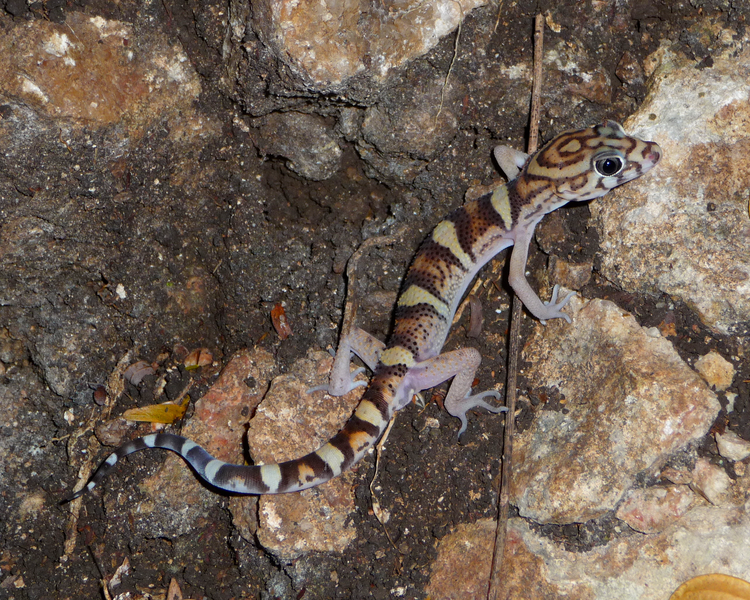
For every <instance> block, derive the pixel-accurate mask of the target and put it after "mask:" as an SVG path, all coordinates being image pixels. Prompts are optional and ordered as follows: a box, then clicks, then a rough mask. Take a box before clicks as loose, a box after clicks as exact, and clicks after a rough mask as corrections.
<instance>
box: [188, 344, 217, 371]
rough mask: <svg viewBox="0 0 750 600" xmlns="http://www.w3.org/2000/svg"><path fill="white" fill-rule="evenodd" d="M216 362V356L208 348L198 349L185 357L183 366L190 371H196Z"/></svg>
mask: <svg viewBox="0 0 750 600" xmlns="http://www.w3.org/2000/svg"><path fill="white" fill-rule="evenodd" d="M213 361H214V356H213V354H211V353H210V352H209V351H208V348H198V349H196V350H193V351H192V352H191V353H190V354H188V355H187V356H186V357H185V360H184V361H183V364H184V365H185V368H186V369H187V370H188V371H194V370H195V369H199V368H201V367H205V366H206V365H210V364H211V363H212V362H213Z"/></svg>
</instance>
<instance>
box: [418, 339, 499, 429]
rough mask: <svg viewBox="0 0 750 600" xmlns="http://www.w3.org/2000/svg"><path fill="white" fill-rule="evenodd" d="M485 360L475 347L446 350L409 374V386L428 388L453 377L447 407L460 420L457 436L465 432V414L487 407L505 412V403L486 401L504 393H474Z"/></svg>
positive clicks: (490, 409)
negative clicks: (480, 368)
mask: <svg viewBox="0 0 750 600" xmlns="http://www.w3.org/2000/svg"><path fill="white" fill-rule="evenodd" d="M481 361H482V355H481V354H480V353H479V351H478V350H476V349H474V348H460V349H458V350H453V351H451V352H445V353H444V354H440V355H438V356H435V357H433V358H430V359H427V360H425V361H422V362H421V363H419V364H418V365H416V366H415V367H414V368H413V369H412V372H411V373H409V375H407V377H410V378H411V379H410V382H409V383H410V386H411V387H413V389H415V390H426V389H428V388H431V387H434V386H436V385H439V384H440V383H443V382H444V381H447V380H448V379H450V378H451V377H452V378H453V381H452V382H451V385H450V388H448V394H447V395H446V397H445V401H444V404H445V410H446V411H447V412H448V414H450V415H451V416H454V417H456V418H457V419H458V420H459V421H461V429H459V431H458V437H461V434H463V432H464V431H466V427H467V420H466V413H467V412H468V411H470V410H471V409H473V408H484V409H486V410H488V411H490V412H493V413H499V412H505V411H507V410H508V409H507V408H506V407H504V406H493V405H492V404H489V403H488V402H485V400H484V399H485V398H488V397H490V396H492V397H494V398H496V399H498V400H499V399H500V398H501V397H502V395H501V394H500V392H498V391H496V390H487V391H485V392H480V393H478V394H472V393H471V384H472V383H473V381H474V375H475V373H476V371H477V368H478V367H479V363H480V362H481Z"/></svg>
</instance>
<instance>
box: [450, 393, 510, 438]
mask: <svg viewBox="0 0 750 600" xmlns="http://www.w3.org/2000/svg"><path fill="white" fill-rule="evenodd" d="M490 396H492V397H493V398H495V399H497V400H499V399H500V398H501V395H500V392H498V391H496V390H487V391H486V392H481V393H479V394H474V395H467V396H466V397H465V398H463V399H461V400H459V401H457V402H449V401H448V400H447V399H446V403H445V409H446V410H447V411H448V413H449V414H451V415H452V416H454V417H456V418H457V419H458V420H460V421H461V429H459V430H458V437H459V438H460V437H461V434H463V432H464V431H466V427H467V425H468V423H467V421H466V413H467V412H468V411H470V410H471V409H472V408H484V409H487V410H488V411H490V412H492V413H500V412H505V411H507V410H508V409H507V408H506V407H505V406H493V405H492V404H488V403H487V402H485V401H484V400H483V399H484V398H487V397H490Z"/></svg>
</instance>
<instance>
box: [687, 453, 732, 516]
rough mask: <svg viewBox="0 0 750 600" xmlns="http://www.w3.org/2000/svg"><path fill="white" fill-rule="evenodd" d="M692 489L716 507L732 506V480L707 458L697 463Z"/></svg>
mask: <svg viewBox="0 0 750 600" xmlns="http://www.w3.org/2000/svg"><path fill="white" fill-rule="evenodd" d="M691 487H692V488H693V489H694V490H696V491H697V492H698V493H699V494H700V495H701V496H703V497H704V498H705V499H706V500H708V501H709V502H710V503H711V504H713V505H715V506H726V505H727V504H731V503H730V502H729V500H730V498H731V488H732V480H731V479H730V478H729V475H727V474H726V473H725V472H724V470H723V469H720V468H719V467H717V466H716V465H712V464H711V463H710V462H708V461H707V460H706V459H705V458H699V459H698V460H697V461H696V463H695V468H694V469H693V483H692V484H691Z"/></svg>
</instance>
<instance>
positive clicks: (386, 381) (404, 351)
mask: <svg viewBox="0 0 750 600" xmlns="http://www.w3.org/2000/svg"><path fill="white" fill-rule="evenodd" d="M495 157H496V159H497V162H498V164H499V165H500V167H501V168H502V169H503V170H504V171H505V173H506V175H507V176H508V178H509V179H510V180H511V181H510V182H509V183H507V184H505V185H500V186H498V187H496V188H495V189H494V190H493V191H492V192H490V193H487V194H485V195H484V196H482V197H480V198H478V199H476V200H474V201H472V202H469V203H467V204H466V205H464V206H462V207H460V208H458V209H456V210H454V211H453V212H452V213H450V214H449V215H448V216H447V217H446V218H445V219H444V220H442V221H441V222H440V223H438V225H437V226H436V227H435V229H434V230H433V231H432V233H431V234H430V235H429V236H428V237H427V238H426V239H425V240H424V242H423V243H422V245H421V246H420V248H419V250H418V251H417V253H416V255H415V257H414V260H413V262H412V265H411V267H410V268H409V270H408V272H407V274H406V278H405V280H404V282H403V287H402V291H401V293H400V295H399V297H398V301H397V304H396V310H395V320H394V326H393V331H392V333H391V335H390V338H389V340H388V344H387V345H386V344H383V343H382V342H380V341H379V340H377V339H376V338H374V337H372V336H370V335H369V334H367V333H366V332H364V331H363V330H361V329H359V328H356V327H351V328H349V329H350V330H349V331H348V332H347V331H344V332H343V333H342V339H341V340H340V342H339V348H338V352H337V355H336V359H335V360H334V365H333V369H332V371H331V376H330V380H329V385H328V386H326V389H327V391H328V392H329V393H331V394H333V395H342V394H344V393H346V392H348V391H350V390H351V389H353V388H354V387H356V386H357V385H359V383H357V382H354V381H353V376H354V375H355V374H356V373H358V372H361V371H363V370H364V369H358V370H355V371H354V372H350V359H351V353H352V352H353V353H354V354H356V355H357V356H359V358H360V359H361V360H362V361H363V362H364V364H366V365H367V366H368V367H369V368H370V369H371V370H372V371H373V376H372V379H371V380H370V383H369V385H367V389H366V390H365V392H364V395H363V396H362V399H361V400H360V402H359V404H358V406H357V408H356V410H355V411H354V414H353V415H352V416H351V418H350V419H349V421H348V422H347V423H346V424H345V425H344V427H343V429H341V431H339V433H337V434H336V435H335V436H334V437H333V438H332V439H331V440H330V441H328V443H326V444H324V445H323V446H322V447H320V448H319V449H318V450H316V451H315V452H311V453H310V454H308V455H307V456H303V457H302V458H298V459H296V460H290V461H287V462H283V463H278V464H267V465H256V466H242V465H234V464H228V463H225V462H222V461H220V460H218V459H215V458H213V457H212V456H211V455H210V454H208V452H206V451H205V450H204V449H203V448H201V447H200V446H198V445H197V444H196V443H195V442H192V441H191V440H188V439H186V438H183V437H180V436H177V435H173V434H169V433H157V434H153V435H148V436H146V437H143V438H139V439H136V440H134V441H132V442H129V443H127V444H125V445H123V446H121V447H120V448H118V449H117V450H115V451H114V452H113V453H112V454H110V455H109V457H108V458H107V459H106V460H105V461H104V462H103V463H102V464H101V465H100V467H99V469H98V470H97V471H96V472H95V473H94V475H93V476H92V477H91V479H90V480H89V482H88V483H87V485H86V486H85V487H84V488H83V489H81V490H80V491H78V492H75V493H74V494H73V495H72V496H71V497H70V498H69V499H70V500H72V499H73V498H77V497H78V496H80V495H82V494H83V493H84V492H86V491H87V490H91V489H93V488H94V487H95V486H96V485H97V484H98V483H99V482H100V481H102V479H104V477H105V476H106V475H107V474H108V473H109V471H110V470H111V469H112V468H113V467H114V465H115V464H116V463H117V462H118V460H119V459H121V458H122V457H124V456H127V455H128V454H131V453H132V452H137V451H139V450H144V449H146V448H164V449H167V450H172V451H173V452H176V453H177V454H179V455H180V456H181V457H182V458H183V459H184V460H185V461H186V462H187V463H188V464H189V465H190V466H191V467H192V468H193V469H194V470H195V472H196V473H197V474H198V476H199V477H200V478H201V479H203V480H204V481H206V482H207V483H208V484H210V485H212V486H214V487H215V488H219V489H221V490H226V491H229V492H234V493H240V494H280V493H284V492H296V491H299V490H303V489H306V488H309V487H313V486H316V485H319V484H321V483H323V482H325V481H328V480H329V479H331V478H333V477H336V476H337V475H339V474H340V473H341V472H342V471H344V470H345V469H348V468H349V467H351V466H352V465H353V464H355V463H356V462H357V461H358V460H359V459H360V458H362V456H363V455H364V454H365V452H366V451H367V450H368V448H370V447H371V446H373V444H375V442H376V441H377V440H378V438H379V437H380V436H381V435H382V433H383V431H384V430H385V428H386V426H387V424H388V422H389V421H390V420H391V417H392V416H393V415H394V413H395V412H396V411H398V410H400V409H401V408H403V407H404V406H406V404H408V403H409V401H410V399H411V397H412V395H413V394H415V393H417V392H419V391H421V390H426V389H429V388H431V387H434V386H436V385H438V384H440V383H442V382H444V381H447V380H449V379H451V378H452V379H453V381H452V383H451V385H450V388H449V390H448V394H447V396H446V398H445V408H446V409H447V411H448V413H450V414H451V415H453V416H454V417H457V418H458V419H460V421H461V429H460V431H459V435H461V434H462V433H463V432H464V430H465V429H466V412H467V411H468V410H470V409H472V408H477V407H481V408H485V409H487V410H489V411H491V412H500V411H502V410H505V408H504V407H502V408H498V407H494V406H492V405H491V404H489V403H487V402H486V401H485V400H484V399H485V398H487V397H494V398H499V397H500V394H499V393H498V392H497V391H495V390H489V391H485V392H481V393H478V394H472V393H471V385H472V382H473V380H474V373H475V372H476V370H477V368H478V366H479V363H480V360H481V356H480V354H479V352H478V351H477V350H475V349H474V348H462V349H458V350H452V351H450V352H445V353H442V354H441V349H442V347H443V344H444V342H445V340H446V337H447V335H448V330H449V328H450V325H451V321H452V319H453V316H454V314H455V312H456V308H457V306H458V303H459V301H460V300H461V297H462V295H463V294H464V292H465V291H466V289H467V288H468V286H469V284H470V283H471V281H472V280H473V278H474V276H475V275H476V274H477V272H478V271H479V269H481V268H482V266H484V265H485V264H486V263H487V262H488V261H489V260H491V259H492V258H493V257H494V256H495V255H496V254H497V253H498V252H500V251H501V250H503V249H505V248H507V247H509V246H511V245H514V248H513V253H512V255H511V258H510V278H509V280H510V285H511V286H512V288H513V290H514V291H515V293H516V294H517V295H518V297H519V298H520V299H521V300H522V302H523V303H524V305H525V306H526V308H527V309H528V310H529V312H531V314H533V315H534V316H535V317H537V318H538V319H540V320H541V321H542V322H545V321H547V320H549V319H565V320H566V321H567V322H569V323H570V322H571V319H570V316H568V315H567V314H565V313H564V312H563V311H562V309H563V307H564V306H565V305H566V304H567V302H568V301H569V300H570V298H571V296H572V295H573V292H571V293H570V294H568V295H567V296H566V297H565V298H563V299H562V300H560V301H558V298H557V295H558V286H555V288H554V289H553V292H552V298H551V300H550V301H549V302H542V301H541V300H540V299H539V296H537V294H536V292H534V290H533V289H532V288H531V286H530V285H529V283H528V282H527V281H526V277H525V275H524V270H525V267H526V258H527V254H528V247H529V244H530V242H531V239H532V235H533V232H534V228H535V227H536V225H537V223H539V221H540V220H541V219H542V217H543V216H544V215H546V214H547V213H549V212H552V211H553V210H555V209H557V208H559V207H561V206H563V205H564V204H567V203H568V202H571V201H575V202H581V201H585V200H591V199H593V198H598V197H600V196H603V195H604V194H606V193H607V192H608V191H609V190H611V189H612V188H614V187H616V186H618V185H621V184H623V183H626V182H628V181H631V180H633V179H636V178H637V177H640V176H641V175H643V174H644V173H646V172H648V171H649V170H650V169H651V168H652V167H653V166H654V165H656V163H657V162H658V161H659V159H660V158H661V149H660V148H659V146H658V145H657V144H656V143H654V142H646V141H643V140H639V139H637V138H634V137H630V136H628V135H626V134H625V132H624V131H623V129H622V127H621V126H620V125H619V124H618V123H615V122H613V121H608V122H607V123H605V124H603V125H597V126H595V127H590V128H588V129H582V130H578V131H568V132H565V133H562V134H561V135H559V136H557V137H556V138H554V139H553V140H552V141H550V142H549V143H548V144H546V145H545V146H544V147H543V148H542V149H541V150H540V151H539V152H537V153H536V154H535V155H534V156H532V157H529V156H527V155H526V154H524V153H522V152H518V151H515V150H512V149H510V148H507V147H504V146H500V147H498V148H496V149H495ZM362 384H363V385H364V382H362Z"/></svg>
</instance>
